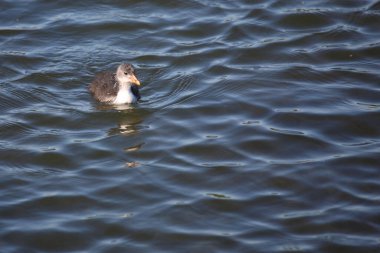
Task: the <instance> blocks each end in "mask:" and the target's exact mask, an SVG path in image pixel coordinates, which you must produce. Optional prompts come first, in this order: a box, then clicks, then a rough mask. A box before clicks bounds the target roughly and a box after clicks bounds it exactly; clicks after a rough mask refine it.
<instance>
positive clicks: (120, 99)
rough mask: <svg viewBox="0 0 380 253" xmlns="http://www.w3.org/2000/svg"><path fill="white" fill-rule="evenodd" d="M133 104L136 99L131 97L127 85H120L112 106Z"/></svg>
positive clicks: (131, 94)
mask: <svg viewBox="0 0 380 253" xmlns="http://www.w3.org/2000/svg"><path fill="white" fill-rule="evenodd" d="M134 102H136V97H135V96H134V95H133V93H132V91H131V87H130V86H129V85H126V86H125V85H122V86H121V88H120V89H119V92H118V93H117V96H116V98H115V100H114V101H113V103H114V104H127V103H134Z"/></svg>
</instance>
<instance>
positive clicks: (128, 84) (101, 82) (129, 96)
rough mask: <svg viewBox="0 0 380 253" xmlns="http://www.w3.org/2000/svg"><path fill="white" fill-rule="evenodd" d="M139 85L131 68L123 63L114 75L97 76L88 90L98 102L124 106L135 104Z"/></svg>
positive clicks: (138, 97) (104, 73)
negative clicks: (125, 104)
mask: <svg viewBox="0 0 380 253" xmlns="http://www.w3.org/2000/svg"><path fill="white" fill-rule="evenodd" d="M139 85H140V81H139V80H138V79H137V78H136V76H135V70H134V68H133V66H132V65H131V64H127V63H123V64H121V65H120V66H119V67H118V68H117V70H116V73H112V72H102V73H99V74H97V75H96V76H95V78H94V80H93V81H92V83H91V84H90V85H89V87H88V88H89V91H90V92H91V93H92V94H93V96H94V98H95V99H97V100H98V101H100V102H103V103H112V104H124V103H134V102H137V101H138V100H139V99H140V98H141V96H140V92H139V88H138V86H139Z"/></svg>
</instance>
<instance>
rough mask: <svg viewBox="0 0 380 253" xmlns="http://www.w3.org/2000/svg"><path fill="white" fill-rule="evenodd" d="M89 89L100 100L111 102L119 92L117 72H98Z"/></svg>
mask: <svg viewBox="0 0 380 253" xmlns="http://www.w3.org/2000/svg"><path fill="white" fill-rule="evenodd" d="M88 89H89V90H90V92H91V93H92V94H93V95H94V97H95V98H96V99H98V100H99V101H100V102H111V101H112V99H113V98H114V97H115V96H116V95H117V92H118V85H117V84H116V78H115V74H114V73H112V72H102V73H99V74H97V75H96V76H95V79H94V80H93V81H92V83H91V84H90V85H89V87H88Z"/></svg>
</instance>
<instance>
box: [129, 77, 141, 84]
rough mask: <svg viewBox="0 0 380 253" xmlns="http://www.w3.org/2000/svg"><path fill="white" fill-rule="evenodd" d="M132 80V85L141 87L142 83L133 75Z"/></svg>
mask: <svg viewBox="0 0 380 253" xmlns="http://www.w3.org/2000/svg"><path fill="white" fill-rule="evenodd" d="M131 80H132V83H134V84H136V85H140V81H139V80H138V79H137V78H136V76H135V75H132V77H131Z"/></svg>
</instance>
